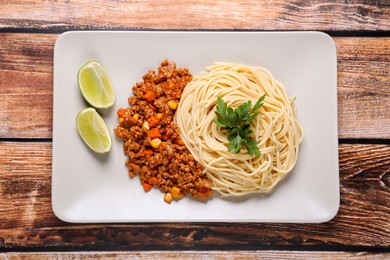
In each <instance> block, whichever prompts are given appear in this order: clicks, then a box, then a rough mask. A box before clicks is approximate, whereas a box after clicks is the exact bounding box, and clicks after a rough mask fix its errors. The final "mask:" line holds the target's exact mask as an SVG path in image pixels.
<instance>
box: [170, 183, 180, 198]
mask: <svg viewBox="0 0 390 260" xmlns="http://www.w3.org/2000/svg"><path fill="white" fill-rule="evenodd" d="M171 194H172V197H174V198H181V197H182V196H181V192H180V189H179V188H178V187H176V186H175V187H173V188H172V189H171Z"/></svg>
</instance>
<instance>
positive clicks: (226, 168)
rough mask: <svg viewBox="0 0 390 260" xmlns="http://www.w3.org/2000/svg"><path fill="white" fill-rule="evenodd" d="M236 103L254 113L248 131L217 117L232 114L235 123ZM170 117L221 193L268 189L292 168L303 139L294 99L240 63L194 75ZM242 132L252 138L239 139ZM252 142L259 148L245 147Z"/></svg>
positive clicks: (271, 79)
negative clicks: (239, 133) (239, 129)
mask: <svg viewBox="0 0 390 260" xmlns="http://www.w3.org/2000/svg"><path fill="white" fill-rule="evenodd" d="M262 97H264V98H262ZM262 99H263V100H262ZM249 100H250V101H251V102H249V103H248V101H249ZM259 100H261V101H260V102H261V103H262V105H259V104H258V101H259ZM222 102H223V103H222ZM225 102H226V104H225ZM252 102H253V103H254V104H255V106H254V107H253V108H251V104H252ZM256 102H257V103H256ZM243 104H247V105H243ZM248 104H249V105H248ZM240 106H243V107H241V108H240V111H241V112H240V113H242V110H243V109H245V110H248V113H247V114H248V116H250V115H249V111H250V109H252V110H253V109H254V110H257V109H258V113H257V114H256V115H255V116H254V118H253V121H252V122H251V123H250V124H247V123H246V128H245V129H247V130H248V128H249V129H250V130H248V131H247V133H242V135H241V137H237V136H239V135H238V134H237V133H236V134H235V135H232V134H231V132H229V127H226V125H229V122H227V121H224V123H226V124H222V123H221V122H220V116H221V115H222V114H223V113H225V115H226V116H227V117H229V116H228V115H227V114H231V115H230V117H231V120H233V121H234V120H235V119H237V118H235V117H236V116H237V115H236V114H240V113H233V112H234V108H236V109H238V107H240ZM217 108H218V109H217ZM228 108H230V109H229V111H230V112H229V113H228V112H226V111H227V110H228ZM232 111H233V112H232ZM216 112H217V115H216ZM218 113H219V114H220V116H218ZM254 113H256V111H255V112H254ZM243 114H245V113H243ZM251 115H252V114H251ZM242 116H243V117H245V116H244V115H242ZM237 117H238V116H237ZM174 121H175V123H176V124H177V126H178V128H179V131H180V133H181V137H182V140H183V142H184V144H185V146H186V147H187V149H189V150H190V152H191V154H192V155H193V157H194V158H195V160H196V161H197V162H199V163H200V164H201V165H202V166H203V167H204V170H205V172H206V174H207V176H208V177H209V178H210V179H211V180H212V182H213V190H215V191H217V192H219V193H220V194H221V196H242V195H246V194H249V193H266V192H269V191H271V190H272V189H273V188H274V187H275V185H276V184H277V183H278V182H279V181H280V180H282V179H283V178H284V177H285V176H286V175H287V174H288V173H289V172H290V171H291V170H292V169H293V167H294V166H295V164H296V161H297V158H298V153H299V148H300V143H301V142H302V139H303V130H302V127H301V125H300V124H299V122H298V119H297V115H296V109H295V104H294V99H292V98H290V97H289V96H288V95H287V92H286V89H285V88H284V86H283V85H282V84H281V83H280V82H279V81H277V80H276V79H275V78H274V77H273V76H272V74H271V73H270V72H269V71H268V70H267V69H265V68H262V67H251V66H245V65H242V64H233V63H221V62H218V63H215V64H214V65H212V66H210V67H208V68H207V71H204V72H202V73H200V74H199V75H198V76H196V77H194V79H193V80H192V81H191V82H190V83H189V84H188V85H187V86H186V87H185V89H184V90H183V93H182V96H181V100H180V103H179V105H178V107H177V112H176V114H175V117H174ZM236 131H238V128H237V129H236ZM245 135H246V137H250V138H253V139H254V140H255V141H256V142H253V141H248V140H249V139H248V140H244V141H242V139H245V138H242V136H245ZM232 142H233V144H232ZM238 143H240V145H241V144H242V145H241V146H239V145H238ZM253 146H257V148H258V149H259V152H256V151H255V150H256V149H254V150H253V151H252V152H250V151H248V150H250V149H253ZM248 148H249V149H248ZM229 150H230V151H229ZM235 152H236V153H235Z"/></svg>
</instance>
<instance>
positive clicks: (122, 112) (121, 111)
mask: <svg viewBox="0 0 390 260" xmlns="http://www.w3.org/2000/svg"><path fill="white" fill-rule="evenodd" d="M126 113H127V109H123V108H120V109H119V110H118V112H116V114H117V115H118V117H125V116H126Z"/></svg>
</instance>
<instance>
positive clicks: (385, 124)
mask: <svg viewBox="0 0 390 260" xmlns="http://www.w3.org/2000/svg"><path fill="white" fill-rule="evenodd" d="M336 46H337V54H338V95H339V97H338V98H339V110H338V115H339V136H340V138H383V139H389V138H390V72H389V68H390V38H336ZM374 118H375V119H374Z"/></svg>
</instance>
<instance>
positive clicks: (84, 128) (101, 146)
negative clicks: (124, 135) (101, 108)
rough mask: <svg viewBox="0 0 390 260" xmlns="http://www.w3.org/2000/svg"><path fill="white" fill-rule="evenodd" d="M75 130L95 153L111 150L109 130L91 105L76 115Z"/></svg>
mask: <svg viewBox="0 0 390 260" xmlns="http://www.w3.org/2000/svg"><path fill="white" fill-rule="evenodd" d="M76 125H77V130H78V132H79V134H80V136H81V138H82V139H83V141H84V142H85V143H86V144H87V146H88V147H89V148H91V149H92V150H93V151H95V152H97V153H107V152H109V151H110V150H111V146H112V142H111V136H110V132H109V131H108V128H107V125H106V123H105V122H104V120H103V118H102V117H101V116H100V115H99V114H98V113H97V112H96V110H95V109H94V108H92V107H88V108H84V109H83V110H81V111H80V112H79V113H78V114H77V117H76Z"/></svg>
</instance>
